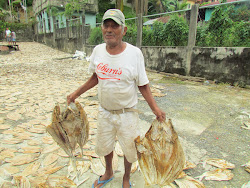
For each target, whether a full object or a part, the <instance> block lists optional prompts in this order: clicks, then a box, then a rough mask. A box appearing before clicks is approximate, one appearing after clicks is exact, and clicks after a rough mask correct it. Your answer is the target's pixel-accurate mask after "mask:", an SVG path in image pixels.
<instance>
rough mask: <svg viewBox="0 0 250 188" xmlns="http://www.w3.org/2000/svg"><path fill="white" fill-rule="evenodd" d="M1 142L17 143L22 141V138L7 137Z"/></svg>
mask: <svg viewBox="0 0 250 188" xmlns="http://www.w3.org/2000/svg"><path fill="white" fill-rule="evenodd" d="M1 142H2V143H3V144H19V143H22V142H23V140H21V139H18V138H10V139H7V140H2V141H1Z"/></svg>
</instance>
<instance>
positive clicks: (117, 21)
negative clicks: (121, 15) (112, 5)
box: [103, 17, 122, 25]
mask: <svg viewBox="0 0 250 188" xmlns="http://www.w3.org/2000/svg"><path fill="white" fill-rule="evenodd" d="M108 19H111V20H114V21H115V22H116V23H117V24H119V25H122V22H121V21H120V20H119V19H118V18H114V17H106V18H105V19H104V20H103V22H104V21H105V20H108Z"/></svg>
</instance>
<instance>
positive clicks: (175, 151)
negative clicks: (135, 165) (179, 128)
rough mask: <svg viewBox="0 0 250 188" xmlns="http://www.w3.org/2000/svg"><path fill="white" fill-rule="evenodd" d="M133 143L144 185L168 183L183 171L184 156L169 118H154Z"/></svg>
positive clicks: (163, 184)
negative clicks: (158, 119)
mask: <svg viewBox="0 0 250 188" xmlns="http://www.w3.org/2000/svg"><path fill="white" fill-rule="evenodd" d="M135 145H136V149H137V157H138V162H139V166H140V169H141V171H142V173H143V175H144V179H145V183H146V185H154V184H158V185H160V186H165V185H168V184H170V183H171V182H173V181H174V180H175V179H176V178H177V177H178V176H179V175H180V173H181V172H182V171H183V168H184V165H185V156H184V152H183V149H182V146H181V144H180V142H179V139H178V135H177V133H176V132H175V130H174V127H173V124H172V122H171V120H170V119H169V121H168V122H162V123H161V122H159V121H157V120H154V121H153V123H152V125H151V127H150V128H149V130H148V132H147V133H146V134H145V137H144V138H143V139H140V136H138V137H137V138H136V139H135Z"/></svg>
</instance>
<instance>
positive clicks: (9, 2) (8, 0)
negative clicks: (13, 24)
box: [8, 0, 13, 21]
mask: <svg viewBox="0 0 250 188" xmlns="http://www.w3.org/2000/svg"><path fill="white" fill-rule="evenodd" d="M8 1H9V7H10V18H11V21H13V18H12V8H11V2H10V0H8Z"/></svg>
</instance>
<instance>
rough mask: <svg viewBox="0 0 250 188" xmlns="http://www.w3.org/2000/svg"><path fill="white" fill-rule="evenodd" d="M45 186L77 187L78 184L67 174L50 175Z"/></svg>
mask: <svg viewBox="0 0 250 188" xmlns="http://www.w3.org/2000/svg"><path fill="white" fill-rule="evenodd" d="M43 187H64V188H76V187H77V186H76V184H75V183H74V182H73V181H72V180H71V179H69V178H67V177H65V176H55V175H54V176H49V177H48V179H47V181H46V183H45V184H44V185H43Z"/></svg>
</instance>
